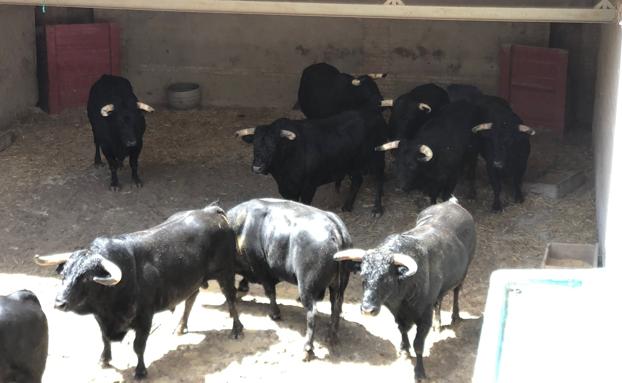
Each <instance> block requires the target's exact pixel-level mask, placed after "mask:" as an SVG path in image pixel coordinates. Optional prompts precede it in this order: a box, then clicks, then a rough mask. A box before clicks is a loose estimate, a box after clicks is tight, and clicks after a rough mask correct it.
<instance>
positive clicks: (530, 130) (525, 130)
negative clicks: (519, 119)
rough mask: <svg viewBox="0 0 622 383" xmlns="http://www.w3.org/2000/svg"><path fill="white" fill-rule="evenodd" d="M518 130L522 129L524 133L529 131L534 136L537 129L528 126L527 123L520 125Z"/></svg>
mask: <svg viewBox="0 0 622 383" xmlns="http://www.w3.org/2000/svg"><path fill="white" fill-rule="evenodd" d="M518 130H520V131H521V132H523V133H527V134H529V135H530V136H533V135H534V134H536V131H535V130H533V128H531V127H529V126H527V125H522V124H521V125H518Z"/></svg>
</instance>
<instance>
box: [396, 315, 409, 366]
mask: <svg viewBox="0 0 622 383" xmlns="http://www.w3.org/2000/svg"><path fill="white" fill-rule="evenodd" d="M411 327H412V325H411V324H406V323H404V322H402V321H398V322H397V328H398V329H399V330H400V334H401V335H402V342H401V343H400V356H401V357H403V358H407V357H409V356H410V341H409V340H408V331H409V330H410V328H411Z"/></svg>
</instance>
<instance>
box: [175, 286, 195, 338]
mask: <svg viewBox="0 0 622 383" xmlns="http://www.w3.org/2000/svg"><path fill="white" fill-rule="evenodd" d="M197 295H199V290H197V291H195V292H194V293H192V295H191V296H190V297H188V299H186V303H185V304H184V315H182V317H181V320H180V321H179V325H178V326H177V330H175V333H176V334H177V335H183V334H185V333H187V332H188V316H190V310H192V305H193V304H194V301H195V300H196V299H197Z"/></svg>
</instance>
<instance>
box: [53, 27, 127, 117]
mask: <svg viewBox="0 0 622 383" xmlns="http://www.w3.org/2000/svg"><path fill="white" fill-rule="evenodd" d="M45 39H46V55H47V65H48V67H47V80H48V87H47V88H48V92H49V94H48V111H49V112H50V113H59V112H60V111H62V110H63V109H66V108H70V107H77V106H84V107H86V102H87V99H88V95H89V90H90V88H91V85H93V83H94V82H95V81H97V79H98V78H99V77H100V76H101V75H102V74H117V75H118V74H119V72H120V70H119V28H118V27H117V26H116V25H115V24H112V23H98V24H67V25H47V26H45Z"/></svg>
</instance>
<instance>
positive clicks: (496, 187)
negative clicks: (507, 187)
mask: <svg viewBox="0 0 622 383" xmlns="http://www.w3.org/2000/svg"><path fill="white" fill-rule="evenodd" d="M486 168H487V169H486V170H487V172H488V179H489V180H490V185H491V186H492V192H493V193H494V200H493V202H492V211H496V212H499V211H501V210H503V208H502V207H501V198H500V195H501V177H500V176H499V175H498V174H497V171H496V170H495V169H494V168H493V167H492V165H489V166H487V167H486Z"/></svg>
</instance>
